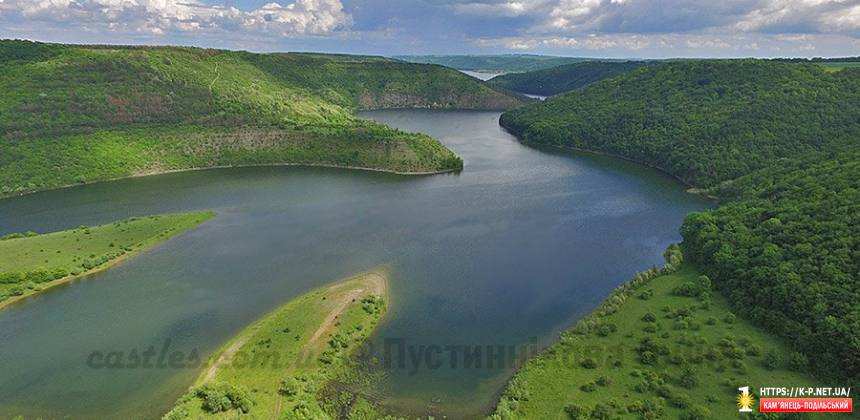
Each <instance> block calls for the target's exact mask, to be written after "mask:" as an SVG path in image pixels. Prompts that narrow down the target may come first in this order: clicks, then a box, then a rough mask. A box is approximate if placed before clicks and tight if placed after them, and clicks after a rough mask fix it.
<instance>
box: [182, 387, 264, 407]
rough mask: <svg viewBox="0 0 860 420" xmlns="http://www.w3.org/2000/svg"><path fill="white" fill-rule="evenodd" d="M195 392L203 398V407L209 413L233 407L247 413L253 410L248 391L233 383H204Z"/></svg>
mask: <svg viewBox="0 0 860 420" xmlns="http://www.w3.org/2000/svg"><path fill="white" fill-rule="evenodd" d="M195 394H196V395H197V397H198V398H200V399H202V400H203V409H204V410H206V411H207V412H209V413H220V412H223V411H229V410H232V409H238V410H239V411H241V412H243V413H247V412H248V411H250V410H251V404H252V402H251V399H250V398H249V397H248V393H247V392H245V390H244V389H241V388H240V387H237V386H235V385H232V384H226V383H216V384H211V385H210V384H207V385H203V386H201V387H200V388H198V389H197V390H196V392H195Z"/></svg>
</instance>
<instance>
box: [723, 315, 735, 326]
mask: <svg viewBox="0 0 860 420" xmlns="http://www.w3.org/2000/svg"><path fill="white" fill-rule="evenodd" d="M735 320H737V317H736V316H735V314H733V313H731V312H729V314H728V315H726V316H725V318H723V322H725V323H726V324H734V323H735Z"/></svg>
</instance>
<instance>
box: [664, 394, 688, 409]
mask: <svg viewBox="0 0 860 420" xmlns="http://www.w3.org/2000/svg"><path fill="white" fill-rule="evenodd" d="M668 400H669V403H670V404H672V405H673V406H674V407H677V408H687V407H689V406H690V404H691V403H690V397H688V396H686V395H684V394H675V395H671V396H669V398H668Z"/></svg>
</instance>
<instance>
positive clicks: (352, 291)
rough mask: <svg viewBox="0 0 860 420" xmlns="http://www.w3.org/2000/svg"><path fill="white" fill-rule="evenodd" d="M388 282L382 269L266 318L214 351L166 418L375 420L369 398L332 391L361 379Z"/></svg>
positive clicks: (306, 296) (319, 292)
mask: <svg viewBox="0 0 860 420" xmlns="http://www.w3.org/2000/svg"><path fill="white" fill-rule="evenodd" d="M388 277H389V274H388V269H387V268H385V267H380V268H376V269H374V270H372V271H369V272H367V273H363V274H359V275H357V276H354V277H351V278H348V279H345V280H342V281H339V282H337V283H335V284H332V285H330V286H327V287H322V288H319V289H316V290H313V291H310V292H308V293H306V294H304V295H301V296H299V297H297V298H295V299H292V300H290V301H289V302H287V303H286V304H284V305H283V306H281V307H280V308H278V309H276V310H274V311H273V312H271V313H269V314H268V315H265V316H264V317H263V318H261V319H260V320H258V321H257V322H255V323H253V324H251V325H250V326H248V327H247V328H245V329H244V330H243V331H242V332H240V333H239V334H238V335H236V336H235V337H234V338H233V339H232V340H230V341H229V342H227V343H226V344H224V346H223V347H222V348H221V350H219V351H216V352H215V353H214V355H213V356H212V357H211V358H210V359H209V362H208V363H207V364H206V367H204V369H203V370H202V372H201V373H200V376H199V377H198V379H197V381H196V383H195V384H194V386H193V387H192V388H191V389H190V390H189V391H188V393H186V394H185V395H184V396H182V397H181V398H180V399H179V401H178V402H177V403H176V406H175V407H174V408H173V409H172V410H171V411H170V412H169V413H167V414H166V415H165V416H164V418H165V419H170V420H175V419H186V418H189V419H198V418H205V417H220V418H228V417H229V418H233V417H236V416H238V415H239V414H246V415H249V416H251V417H253V418H284V416H287V418H336V417H339V416H338V415H336V413H344V412H346V413H351V414H352V415H358V416H365V417H367V416H368V415H370V416H376V408H375V407H374V406H373V405H372V404H371V403H370V402H368V401H366V400H364V399H363V398H362V397H359V396H357V395H351V396H350V397H349V398H346V399H344V398H334V397H339V396H341V395H343V391H339V390H335V387H333V386H331V385H332V383H333V382H335V381H337V382H338V383H345V382H350V381H353V380H355V377H356V375H355V374H354V369H355V362H354V359H353V355H354V354H355V352H356V351H357V350H358V349H359V348H360V346H361V345H362V344H363V343H364V342H365V340H366V339H367V338H368V337H369V336H370V334H371V333H372V332H373V330H374V329H375V327H376V326H377V325H378V324H379V322H380V320H381V319H382V317H383V316H384V315H385V312H386V301H387V299H388V293H387V290H388ZM334 393H336V394H337V395H329V394H334ZM323 395H325V396H327V397H325V398H321V396H323ZM347 417H350V416H347ZM350 418H352V417H350Z"/></svg>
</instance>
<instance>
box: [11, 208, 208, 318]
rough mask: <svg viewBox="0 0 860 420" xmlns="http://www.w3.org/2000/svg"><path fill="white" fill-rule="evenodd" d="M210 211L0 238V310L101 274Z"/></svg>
mask: <svg viewBox="0 0 860 420" xmlns="http://www.w3.org/2000/svg"><path fill="white" fill-rule="evenodd" d="M213 216H214V213H212V212H196V213H177V214H165V215H157V216H147V217H134V218H131V219H127V220H121V221H118V222H114V223H111V224H107V225H101V226H94V227H86V226H81V227H78V228H76V229H71V230H64V231H59V232H52V233H46V234H41V235H39V234H35V233H32V232H31V233H24V234H10V235H7V236H5V237H4V239H2V240H0V307H2V306H3V305H4V304H7V303H9V302H11V301H12V300H13V299H19V298H21V297H25V296H29V295H32V294H34V293H37V292H39V291H42V290H44V289H45V288H48V287H51V286H53V285H56V284H59V283H62V282H63V281H66V280H68V279H71V278H74V277H76V276H80V275H82V274H85V273H88V272H92V271H97V270H101V269H104V268H107V267H109V266H110V265H111V264H113V263H115V262H117V261H119V260H120V259H121V258H122V257H126V256H128V255H131V254H133V253H135V252H139V251H141V250H144V249H147V248H149V247H152V246H154V245H156V244H159V243H161V242H163V241H166V240H168V239H170V238H171V237H173V236H175V235H178V234H180V233H182V232H185V231H186V230H188V229H192V228H194V227H195V226H197V225H199V224H200V223H203V222H204V221H206V220H208V219H210V218H212V217H213Z"/></svg>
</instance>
